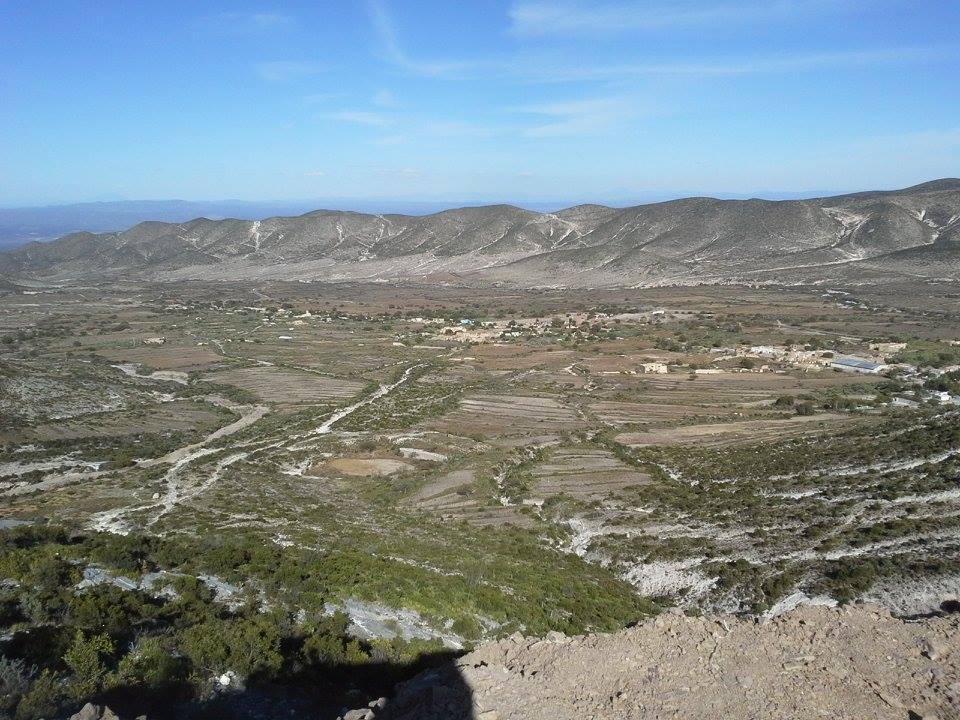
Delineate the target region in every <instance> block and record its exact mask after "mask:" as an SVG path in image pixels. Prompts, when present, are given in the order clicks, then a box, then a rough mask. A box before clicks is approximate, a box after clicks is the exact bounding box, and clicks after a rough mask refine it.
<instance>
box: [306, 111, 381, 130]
mask: <svg viewBox="0 0 960 720" xmlns="http://www.w3.org/2000/svg"><path fill="white" fill-rule="evenodd" d="M320 118H321V119H324V120H336V121H339V122H345V123H353V124H355V125H370V126H373V127H382V126H384V125H389V124H390V118H389V117H388V116H387V115H384V114H383V113H378V112H372V111H370V110H337V111H336V112H329V113H323V114H322V115H320Z"/></svg>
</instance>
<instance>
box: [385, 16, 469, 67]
mask: <svg viewBox="0 0 960 720" xmlns="http://www.w3.org/2000/svg"><path fill="white" fill-rule="evenodd" d="M367 15H368V16H369V18H370V23H371V25H372V26H373V31H374V34H375V35H376V40H377V44H376V47H375V53H376V54H377V55H378V56H379V57H380V58H382V59H383V60H386V61H387V62H389V63H391V64H392V65H395V66H396V67H397V68H399V69H401V70H404V71H406V72H410V73H413V74H415V75H429V76H439V75H448V74H451V73H459V72H462V71H464V70H466V69H467V68H469V67H471V65H472V63H469V62H460V61H452V62H451V61H442V60H441V61H424V60H418V59H414V58H412V57H410V56H409V55H408V54H407V52H406V51H405V50H404V49H403V46H402V45H401V44H400V39H399V35H398V33H397V28H396V25H395V24H394V22H393V18H392V17H391V16H390V12H389V10H388V9H387V6H386V4H385V3H384V2H383V0H368V1H367Z"/></svg>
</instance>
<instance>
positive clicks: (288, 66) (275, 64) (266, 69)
mask: <svg viewBox="0 0 960 720" xmlns="http://www.w3.org/2000/svg"><path fill="white" fill-rule="evenodd" d="M253 69H254V71H255V72H256V73H257V75H259V76H260V77H261V78H262V79H264V80H267V81H268V82H292V81H294V80H302V79H304V78H308V77H312V76H314V75H320V74H322V73H325V72H327V71H328V70H329V68H328V67H327V66H326V65H322V64H321V63H315V62H306V61H299V60H271V61H267V62H259V63H255V64H254V66H253Z"/></svg>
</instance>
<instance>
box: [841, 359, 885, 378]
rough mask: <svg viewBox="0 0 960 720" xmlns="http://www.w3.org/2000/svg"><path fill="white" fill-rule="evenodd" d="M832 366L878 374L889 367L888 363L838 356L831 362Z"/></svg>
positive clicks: (846, 370) (847, 370) (850, 370)
mask: <svg viewBox="0 0 960 720" xmlns="http://www.w3.org/2000/svg"><path fill="white" fill-rule="evenodd" d="M830 367H832V368H833V369H835V370H842V371H843V372H857V373H864V374H866V375H878V374H880V373H881V372H883V371H884V370H886V369H887V367H888V366H887V365H884V364H882V363H876V362H873V361H872V360H867V359H865V358H858V357H838V358H834V360H833V361H832V362H831V363H830Z"/></svg>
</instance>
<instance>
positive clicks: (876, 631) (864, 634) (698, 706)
mask: <svg viewBox="0 0 960 720" xmlns="http://www.w3.org/2000/svg"><path fill="white" fill-rule="evenodd" d="M371 706H372V707H371V708H362V709H357V710H352V711H350V712H349V713H347V714H346V715H345V718H347V720H360V719H363V718H377V720H383V719H385V718H389V719H390V720H430V719H431V718H436V719H439V718H444V719H445V720H453V719H455V718H473V719H476V720H498V719H499V720H507V719H508V718H516V719H517V720H520V719H521V718H522V719H523V720H561V719H563V718H577V719H578V720H581V719H584V718H624V719H629V718H638V719H639V718H643V719H644V720H650V719H653V718H683V719H684V720H697V719H700V718H702V719H703V720H716V718H751V719H760V718H771V719H773V718H776V719H777V720H782V719H783V718H791V719H802V718H831V719H832V720H838V719H841V718H849V719H850V720H864V719H865V718H875V719H877V720H880V719H884V718H891V719H894V718H896V719H898V720H904V719H906V718H914V719H917V718H923V719H925V720H933V719H934V718H937V719H938V720H955V719H957V718H960V615H956V614H955V615H951V616H946V617H936V618H927V619H923V620H918V621H905V620H900V619H897V618H894V617H891V616H890V614H889V612H887V611H886V610H883V609H880V608H876V607H872V606H860V607H847V608H825V607H801V608H798V609H796V610H794V611H792V612H790V613H788V614H786V615H782V616H780V617H777V618H775V619H772V620H769V621H766V622H756V621H752V620H737V619H734V618H721V617H709V618H690V617H684V616H682V615H664V616H660V617H657V618H655V619H653V620H650V621H649V622H645V623H643V624H641V625H638V626H636V627H634V628H630V629H627V630H623V631H620V632H618V633H615V634H611V635H587V636H579V637H566V636H563V635H560V634H555V633H553V634H550V635H548V636H547V637H546V638H543V639H536V638H525V637H522V636H520V635H514V636H512V637H510V638H507V639H505V640H501V641H499V642H496V643H492V644H489V645H485V646H483V647H481V648H479V649H477V650H475V651H474V652H471V653H469V654H468V655H465V656H463V657H461V658H459V659H458V660H457V661H456V662H455V663H452V664H450V665H449V666H446V667H443V668H440V669H438V670H432V671H429V672H426V673H424V674H422V675H420V676H418V677H416V678H414V679H413V680H411V681H409V682H407V683H404V684H403V685H401V686H400V687H399V688H398V692H397V695H396V697H395V698H393V699H392V700H390V701H389V702H387V703H384V700H383V699H380V700H379V701H377V702H375V703H371Z"/></svg>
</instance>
